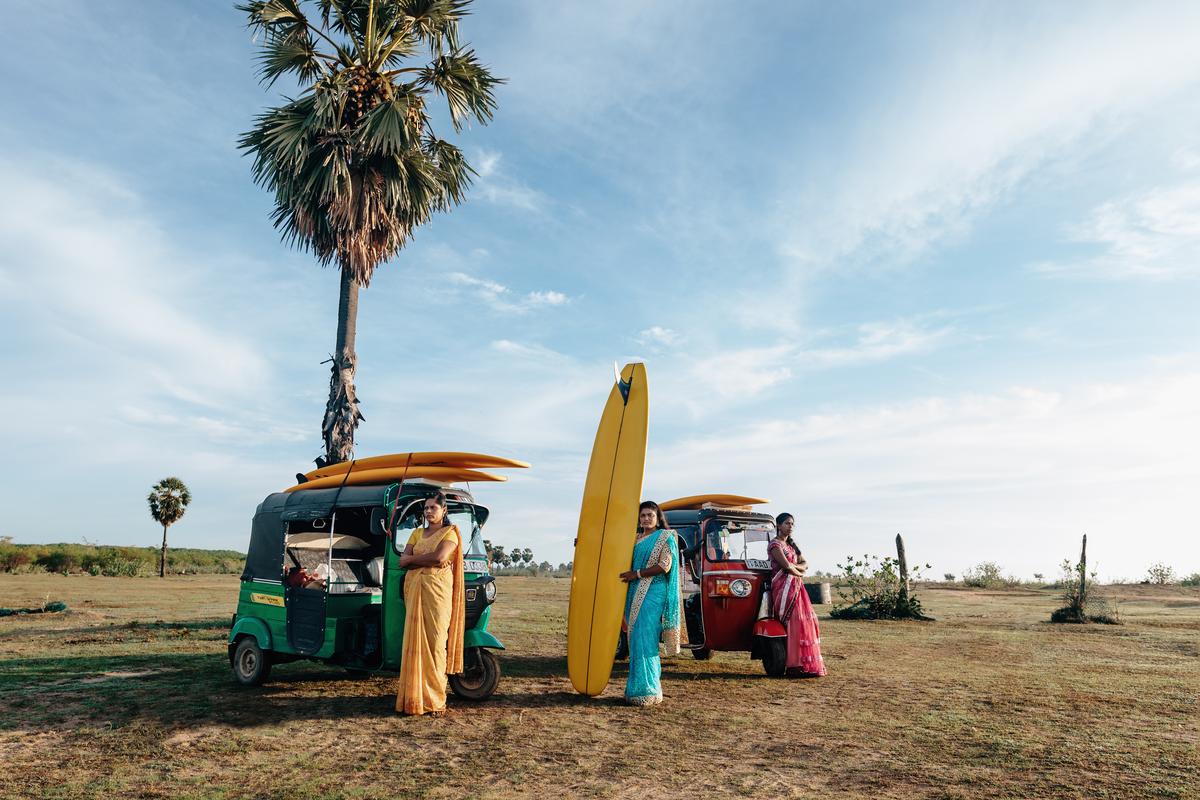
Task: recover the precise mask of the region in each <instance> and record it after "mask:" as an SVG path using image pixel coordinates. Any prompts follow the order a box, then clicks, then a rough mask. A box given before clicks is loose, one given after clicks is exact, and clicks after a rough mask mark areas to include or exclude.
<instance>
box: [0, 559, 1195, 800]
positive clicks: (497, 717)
mask: <svg viewBox="0 0 1200 800" xmlns="http://www.w3.org/2000/svg"><path fill="white" fill-rule="evenodd" d="M0 580H2V581H3V584H0V585H2V587H3V590H4V602H5V605H11V606H21V607H24V606H32V605H37V604H39V603H41V602H42V601H43V600H44V599H45V598H46V597H47V596H49V598H50V599H54V600H65V601H66V602H67V603H68V604H69V606H70V607H71V611H70V612H68V613H67V614H57V615H35V616H29V617H8V618H3V619H0V653H2V655H0V763H2V764H4V769H3V770H0V797H57V798H93V797H94V798H100V797H105V798H107V797H146V798H155V797H163V798H166V797H170V798H172V800H179V799H180V798H223V799H224V798H251V797H254V798H258V797H265V798H285V797H286V798H289V800H291V799H292V798H296V797H326V798H374V797H380V796H391V797H429V798H439V797H446V798H450V797H461V796H464V795H466V794H471V795H473V796H479V797H497V798H499V797H511V796H539V795H540V796H553V797H558V796H564V797H575V796H577V797H615V796H629V795H636V796H640V797H668V796H670V797H678V796H687V797H708V796H714V795H718V794H720V795H734V796H742V795H746V796H749V795H755V796H801V797H808V796H811V797H818V796H836V797H848V798H859V797H861V798H867V797H871V798H874V797H884V798H910V797H928V798H972V799H974V798H979V797H1012V798H1033V797H1045V798H1064V797H1065V798H1072V797H1080V798H1082V797H1089V798H1132V797H1159V798H1195V797H1200V788H1198V787H1200V757H1198V755H1197V744H1198V742H1200V708H1198V707H1197V697H1198V696H1200V590H1197V589H1187V588H1177V587H1176V588H1170V587H1117V588H1115V589H1108V590H1107V591H1109V592H1110V593H1116V594H1117V595H1120V613H1121V616H1122V618H1123V619H1124V620H1125V623H1126V624H1124V625H1121V626H1107V625H1105V626H1099V625H1097V626H1091V625H1088V626H1079V625H1070V626H1066V625H1050V624H1048V623H1047V622H1046V620H1047V619H1048V618H1049V614H1050V611H1051V610H1053V609H1054V608H1055V607H1057V605H1058V604H1059V602H1058V601H1059V598H1058V597H1057V595H1056V593H1055V592H1053V591H1049V590H1047V591H1041V590H1035V589H1029V588H1021V589H1013V590H998V591H987V590H968V589H963V588H955V589H949V588H945V589H932V588H927V589H925V590H924V591H922V592H921V595H920V596H921V598H922V600H923V602H924V603H925V605H926V608H927V610H928V611H929V612H930V613H931V614H932V615H933V616H935V617H937V618H938V621H937V622H932V623H916V622H854V621H835V620H828V619H822V637H823V647H824V653H825V657H826V660H827V663H828V666H829V671H830V674H829V676H828V677H826V678H823V679H820V680H780V679H771V678H767V677H766V676H765V675H764V674H763V672H762V667H761V665H760V664H758V663H757V662H752V661H750V660H749V659H748V658H747V657H746V655H745V654H738V653H718V654H716V655H715V657H714V658H713V660H712V661H708V662H697V661H694V660H692V659H691V658H689V657H687V656H684V657H681V658H679V659H673V660H667V661H666V662H665V666H664V682H663V688H664V693H665V695H666V702H665V703H664V704H663V705H662V706H659V707H656V708H651V709H643V710H639V709H632V708H628V707H626V706H624V705H623V704H621V702H620V696H621V690H622V686H623V680H624V669H623V667H622V666H620V665H618V667H617V670H616V672H615V674H614V678H613V681H612V683H611V684H610V686H609V689H608V691H607V692H606V693H605V694H604V695H602V696H601V697H600V698H597V699H595V700H588V699H586V698H581V697H579V696H577V695H576V694H575V693H574V692H573V691H572V690H571V688H570V684H569V682H568V681H567V680H566V678H565V667H566V664H565V657H564V652H565V644H566V635H565V630H566V624H565V619H566V600H567V587H568V582H567V581H566V580H561V579H551V578H519V577H504V578H501V579H500V584H499V585H500V596H499V602H498V603H497V605H496V607H495V611H494V615H493V625H492V630H493V631H494V632H495V633H496V634H497V635H498V636H499V637H500V638H501V639H502V640H503V641H504V642H505V644H506V645H508V647H509V649H508V650H507V651H505V652H504V653H503V655H502V667H503V670H504V677H503V678H502V679H501V684H500V690H499V692H498V694H497V695H496V696H495V697H493V698H492V699H491V700H490V701H488V702H486V703H483V704H479V705H470V704H465V703H458V702H455V701H453V700H452V701H451V710H450V712H449V713H448V714H446V715H445V716H442V717H440V718H422V719H409V718H404V717H399V716H397V715H396V714H395V713H394V712H393V710H392V709H393V703H394V694H393V692H394V690H395V679H394V677H392V676H388V675H379V676H373V677H369V678H365V679H353V678H350V677H348V676H347V674H346V673H344V672H343V671H341V670H338V669H334V668H331V667H327V666H324V665H320V664H309V663H295V664H288V665H282V666H278V667H276V669H275V673H274V674H273V676H272V680H271V682H270V683H268V684H267V685H266V686H264V687H262V688H259V689H242V688H239V687H237V686H235V685H234V684H233V682H232V680H231V678H230V674H229V665H228V661H227V659H226V654H225V634H226V630H225V626H226V625H227V622H228V619H229V615H230V613H231V612H232V610H233V607H234V603H235V600H236V593H237V579H236V577H233V576H216V575H214V576H187V577H172V578H168V579H166V580H158V579H147V578H128V579H124V578H102V577H88V576H72V577H66V578H64V577H62V576H58V575H24V576H3V577H2V578H0ZM819 610H820V611H821V613H822V615H824V614H825V613H826V612H827V609H819Z"/></svg>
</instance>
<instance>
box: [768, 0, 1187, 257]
mask: <svg viewBox="0 0 1200 800" xmlns="http://www.w3.org/2000/svg"><path fill="white" fill-rule="evenodd" d="M1092 8H1093V11H1094V13H1093V14H1092V15H1091V16H1090V17H1087V16H1081V15H1080V13H1078V12H1079V9H1077V8H1074V7H1072V8H1070V9H1068V8H1066V7H1059V8H1057V9H1056V8H1043V9H1041V10H1040V11H1038V12H1037V13H1036V14H1034V15H1033V17H1032V18H1030V19H1027V20H1026V21H1024V23H1022V24H1011V25H1007V26H1004V27H997V26H995V25H994V24H993V23H994V20H992V19H991V18H990V17H989V16H988V15H984V14H979V13H978V6H971V7H964V8H963V9H962V10H961V11H960V12H959V19H958V21H957V22H955V21H954V19H953V18H948V19H947V20H946V21H945V23H944V25H945V27H946V29H945V30H940V31H939V32H938V34H937V40H938V45H937V46H935V47H929V48H926V50H925V52H924V53H923V54H918V53H917V52H916V51H914V52H913V53H912V55H914V56H916V64H917V66H916V67H915V68H914V67H911V66H910V67H907V68H902V69H898V70H897V71H896V75H897V77H896V78H895V79H893V80H892V81H891V82H890V84H884V86H886V87H887V89H888V90H889V92H890V93H889V94H887V95H884V96H882V97H880V98H878V99H877V100H876V103H875V105H874V106H873V107H867V108H865V109H864V110H863V112H862V114H861V120H862V130H861V132H860V133H858V134H857V135H851V136H849V137H847V139H848V140H849V142H850V145H849V146H848V147H847V148H846V150H845V152H841V153H833V154H831V157H830V158H828V159H827V163H828V169H829V172H828V174H822V175H807V176H805V177H807V178H808V181H807V182H804V181H801V180H797V181H795V183H797V184H798V185H802V186H809V187H810V188H809V189H808V190H807V191H806V192H805V193H804V194H803V195H802V196H801V197H800V198H798V199H796V200H795V201H794V202H792V203H791V204H790V210H789V212H788V213H787V214H786V216H785V217H784V219H783V220H782V221H781V225H782V226H783V229H784V230H785V231H786V230H787V228H788V227H789V226H790V229H791V232H790V233H785V234H784V238H783V240H782V245H781V252H782V253H783V254H784V255H785V256H786V257H787V258H788V259H790V260H791V262H792V264H793V265H794V268H795V269H798V270H799V271H801V272H805V273H807V272H811V271H814V270H822V269H826V268H832V267H834V266H837V267H844V266H846V265H847V262H849V263H850V264H853V263H855V262H860V263H861V262H869V263H876V264H878V263H886V264H890V265H897V264H904V263H907V262H908V261H909V260H911V259H913V258H915V257H916V256H917V255H919V254H921V253H922V252H924V251H925V250H926V249H927V248H929V247H930V246H931V245H933V244H935V243H937V242H939V241H942V240H945V239H947V238H951V237H954V236H957V235H959V234H960V233H961V232H963V231H964V230H966V229H968V228H969V226H970V225H971V223H972V222H973V220H974V218H975V217H976V216H978V215H979V214H980V213H981V212H982V211H983V210H984V209H986V208H988V207H990V206H991V205H993V204H994V203H996V202H997V201H998V200H1000V199H1001V198H1003V197H1005V196H1006V195H1008V193H1009V192H1010V191H1011V190H1012V189H1013V187H1015V186H1017V185H1018V184H1020V183H1021V182H1023V181H1025V180H1027V179H1028V178H1030V176H1032V175H1033V174H1034V173H1035V171H1037V170H1039V169H1040V168H1042V167H1045V166H1046V165H1048V164H1049V163H1051V162H1053V161H1055V160H1062V159H1069V158H1077V157H1079V155H1080V154H1081V153H1083V152H1086V150H1087V146H1088V145H1089V143H1091V142H1094V141H1098V139H1096V138H1089V137H1090V136H1091V135H1092V134H1095V133H1097V132H1098V131H1103V130H1110V129H1112V128H1113V127H1115V126H1119V125H1120V124H1122V123H1124V122H1126V121H1127V120H1129V119H1133V118H1136V117H1137V115H1138V114H1139V113H1141V112H1142V111H1144V110H1145V109H1146V108H1150V107H1153V106H1154V104H1156V103H1158V102H1160V101H1161V100H1163V98H1165V97H1168V96H1170V95H1171V94H1172V93H1174V92H1177V91H1179V90H1182V89H1184V88H1186V87H1191V86H1194V85H1195V84H1196V82H1197V80H1198V79H1200V48H1197V47H1196V46H1195V40H1196V34H1197V31H1198V30H1200V15H1198V12H1200V7H1196V6H1192V5H1186V4H1184V5H1176V6H1155V7H1154V8H1153V10H1151V9H1150V8H1148V7H1145V6H1139V5H1123V6H1122V5H1117V6H1102V7H1101V6H1097V7H1092ZM964 17H965V19H964ZM914 44H915V43H914ZM801 163H807V162H801Z"/></svg>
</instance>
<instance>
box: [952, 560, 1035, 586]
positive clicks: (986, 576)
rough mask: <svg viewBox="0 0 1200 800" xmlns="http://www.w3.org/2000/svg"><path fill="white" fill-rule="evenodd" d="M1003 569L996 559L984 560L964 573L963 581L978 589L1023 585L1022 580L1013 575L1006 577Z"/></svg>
mask: <svg viewBox="0 0 1200 800" xmlns="http://www.w3.org/2000/svg"><path fill="white" fill-rule="evenodd" d="M1001 570H1002V567H1001V566H1000V565H999V564H997V563H996V562H995V561H984V562H982V563H980V564H978V565H977V566H976V567H975V568H974V569H969V570H967V571H966V572H964V573H963V583H964V584H966V585H967V586H973V587H975V588H976V589H1000V588H1002V587H1005V586H1020V585H1021V582H1020V581H1019V580H1017V579H1016V578H1014V577H1013V576H1011V575H1009V576H1008V577H1007V578H1006V577H1004V574H1003V573H1002V572H1001Z"/></svg>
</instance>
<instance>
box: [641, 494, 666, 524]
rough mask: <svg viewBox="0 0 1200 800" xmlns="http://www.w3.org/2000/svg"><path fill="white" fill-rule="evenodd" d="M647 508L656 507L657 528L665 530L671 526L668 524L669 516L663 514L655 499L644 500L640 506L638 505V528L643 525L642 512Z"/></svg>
mask: <svg viewBox="0 0 1200 800" xmlns="http://www.w3.org/2000/svg"><path fill="white" fill-rule="evenodd" d="M647 508H652V509H654V526H655V529H658V530H664V531H665V530H667V529H668V528H669V527H670V526H669V525H667V518H666V516H664V515H663V512H662V509H661V508H659V507H658V503H656V502H654V501H653V500H643V501H642V504H641V505H640V506H638V528H639V529H640V528H641V527H642V520H641V516H642V512H643V511H645V510H646V509H647Z"/></svg>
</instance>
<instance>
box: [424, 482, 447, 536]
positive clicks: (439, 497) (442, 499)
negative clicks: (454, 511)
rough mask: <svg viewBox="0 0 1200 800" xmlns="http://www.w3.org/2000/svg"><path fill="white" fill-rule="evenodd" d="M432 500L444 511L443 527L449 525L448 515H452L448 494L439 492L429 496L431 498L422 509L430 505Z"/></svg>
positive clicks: (428, 498)
mask: <svg viewBox="0 0 1200 800" xmlns="http://www.w3.org/2000/svg"><path fill="white" fill-rule="evenodd" d="M430 500H432V501H433V502H434V503H436V504H437V505H439V506H441V507H442V511H443V512H445V513H443V514H442V527H445V526H447V525H449V524H450V520H449V519H448V518H447V514H449V513H450V506H449V505H448V503H449V501H448V500H447V499H446V493H445V492H442V491H437V492H434V493H433V494H431V495H429V497H426V498H425V501H424V502H423V503H422V504H421V507H422V509H424V507H425V503H428V502H429V501H430Z"/></svg>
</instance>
